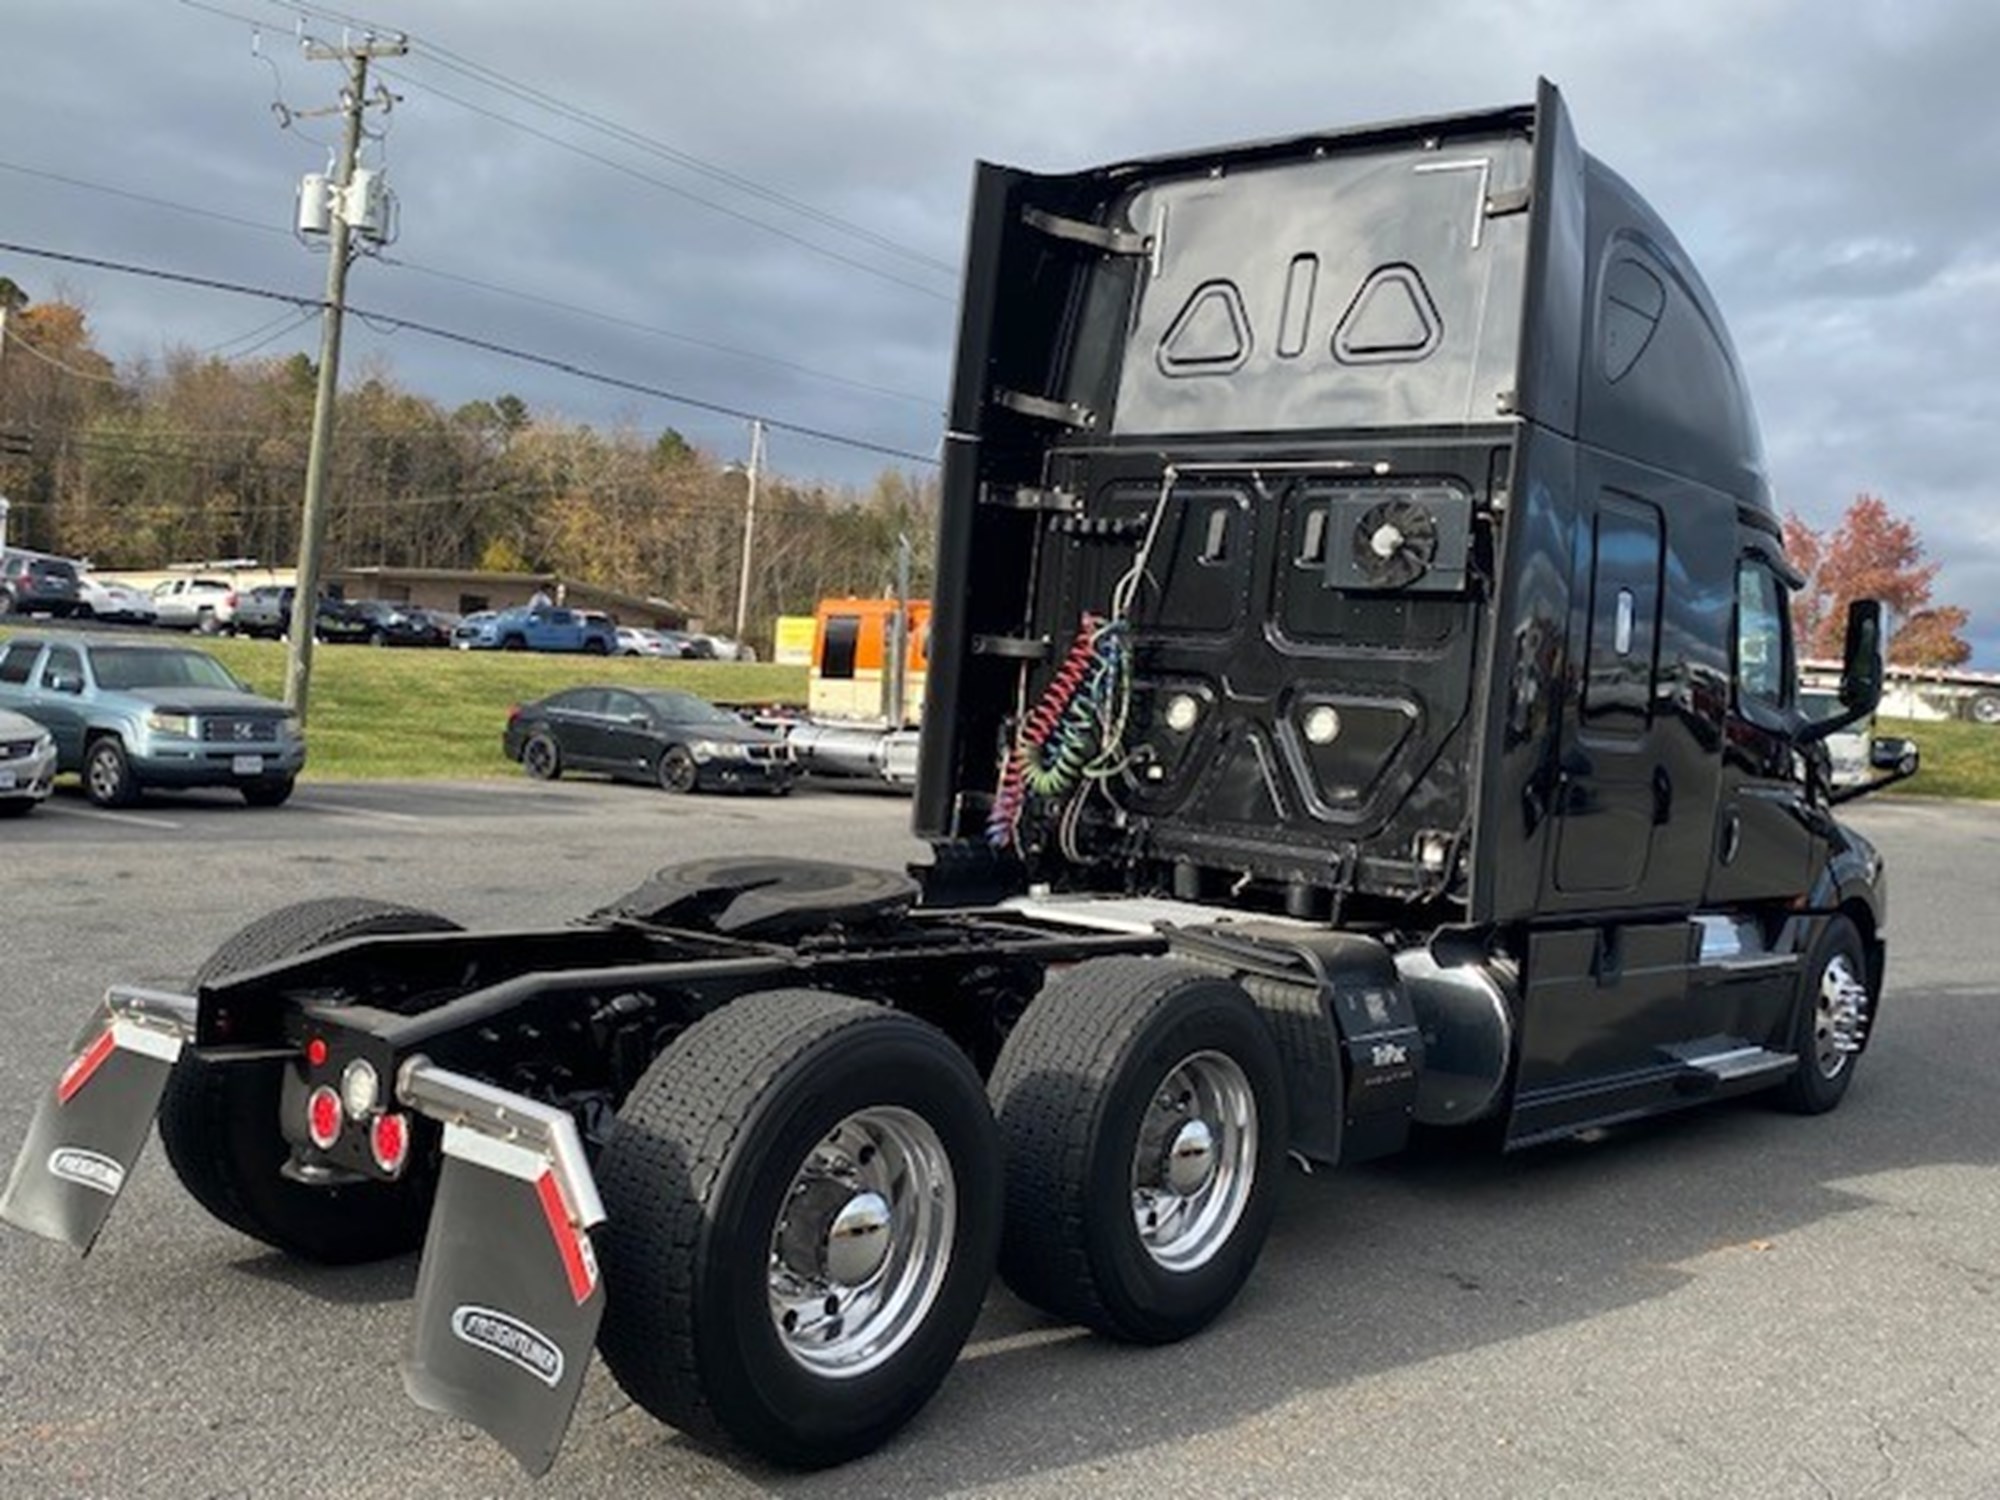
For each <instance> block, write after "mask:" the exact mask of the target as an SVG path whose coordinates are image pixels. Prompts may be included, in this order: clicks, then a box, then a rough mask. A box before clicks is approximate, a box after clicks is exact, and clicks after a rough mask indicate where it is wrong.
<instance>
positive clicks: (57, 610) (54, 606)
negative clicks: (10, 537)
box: [0, 552, 77, 619]
mask: <svg viewBox="0 0 2000 1500" xmlns="http://www.w3.org/2000/svg"><path fill="white" fill-rule="evenodd" d="M76 607H77V591H76V564H75V563H73V562H67V561H65V560H64V559H62V558H60V557H43V556H41V555H40V554H39V553H34V552H6V553H0V615H34V614H41V615H53V616H55V617H56V618H58V619H61V618H64V617H66V616H69V615H72V614H75V613H76Z"/></svg>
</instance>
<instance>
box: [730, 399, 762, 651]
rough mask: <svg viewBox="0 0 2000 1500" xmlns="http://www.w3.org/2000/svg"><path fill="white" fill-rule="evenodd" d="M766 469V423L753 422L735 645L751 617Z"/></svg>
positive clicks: (751, 425) (740, 642) (738, 580)
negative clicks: (761, 481)
mask: <svg viewBox="0 0 2000 1500" xmlns="http://www.w3.org/2000/svg"><path fill="white" fill-rule="evenodd" d="M763 468H764V424H763V423H762V422H760V421H757V420H755V419H754V418H753V419H752V421H751V423H750V467H749V469H748V470H747V471H746V472H747V474H748V476H749V485H748V487H747V488H746V489H745V491H744V494H743V574H742V576H741V577H740V578H738V579H737V581H736V644H737V645H739V646H741V645H742V644H743V629H744V624H745V622H746V621H747V620H748V619H749V618H750V557H751V551H750V549H751V547H752V546H753V545H754V544H755V542H756V538H757V477H758V475H759V474H760V473H761V472H762V471H763Z"/></svg>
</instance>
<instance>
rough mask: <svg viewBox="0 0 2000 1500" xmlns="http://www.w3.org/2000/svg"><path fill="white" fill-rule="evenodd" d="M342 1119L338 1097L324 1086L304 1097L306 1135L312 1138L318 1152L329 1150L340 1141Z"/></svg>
mask: <svg viewBox="0 0 2000 1500" xmlns="http://www.w3.org/2000/svg"><path fill="white" fill-rule="evenodd" d="M344 1118H345V1116H344V1113H343V1111H342V1110H341V1107H340V1095H338V1094H336V1093H335V1092H334V1091H333V1090H332V1089H331V1088H330V1087H328V1086H327V1085H326V1084H321V1085H320V1086H319V1087H318V1088H316V1089H314V1090H313V1091H312V1092H311V1093H310V1094H308V1095H306V1134H307V1135H309V1136H310V1137H312V1143H313V1144H314V1145H315V1146H317V1147H319V1149H320V1150H322V1151H327V1150H331V1149H332V1147H333V1143H334V1142H335V1141H337V1140H339V1139H340V1127H341V1124H342V1123H343V1120H344Z"/></svg>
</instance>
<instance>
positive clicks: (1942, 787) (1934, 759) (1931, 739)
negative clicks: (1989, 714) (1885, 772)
mask: <svg viewBox="0 0 2000 1500" xmlns="http://www.w3.org/2000/svg"><path fill="white" fill-rule="evenodd" d="M1875 732H1876V733H1877V734H1892V735H1900V736H1902V737H1903V738H1905V739H1912V740H1915V741H1916V742H1917V749H1918V751H1919V752H1920V753H1921V755H1922V762H1921V765H1920V767H1919V769H1918V771H1917V774H1916V775H1915V776H1912V777H1911V778H1910V779H1909V780H1908V781H1906V782H1904V783H1903V784H1902V785H1901V786H1898V787H1893V788H1891V789H1890V790H1889V791H1887V792H1884V793H1882V794H1881V795H1883V796H1885V797H1976V798H1978V799H1980V800H1982V801H1986V802H1993V801H2000V729H1996V728H1995V727H1994V726H1992V725H1991V724H1972V723H1968V722H1966V721H1965V720H1962V719H1940V720H1936V721H1933V720H1929V719H1877V720H1876V721H1875Z"/></svg>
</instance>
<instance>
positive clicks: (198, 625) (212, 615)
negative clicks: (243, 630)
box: [153, 577, 236, 635]
mask: <svg viewBox="0 0 2000 1500" xmlns="http://www.w3.org/2000/svg"><path fill="white" fill-rule="evenodd" d="M153 606H154V608H155V609H157V610H158V611H159V616H160V617H159V621H158V623H159V624H161V625H167V626H171V627H172V628H174V629H176V630H194V631H199V632H200V633H201V634H203V635H215V634H217V633H219V632H221V631H222V630H224V629H226V628H227V627H228V625H229V623H230V621H231V619H232V618H234V616H235V614H236V585H234V584H233V583H230V582H228V581H226V580H225V579H221V578H194V577H190V578H169V579H167V580H166V582H164V583H160V584H156V585H155V586H154V588H153Z"/></svg>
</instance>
